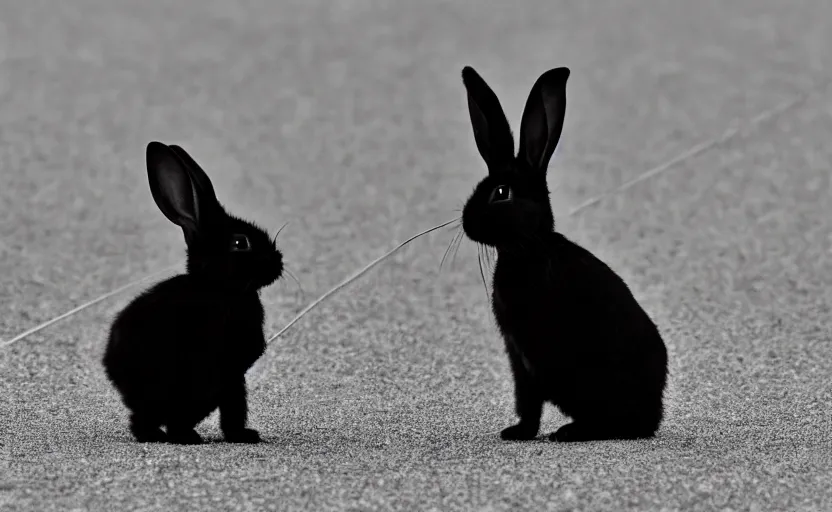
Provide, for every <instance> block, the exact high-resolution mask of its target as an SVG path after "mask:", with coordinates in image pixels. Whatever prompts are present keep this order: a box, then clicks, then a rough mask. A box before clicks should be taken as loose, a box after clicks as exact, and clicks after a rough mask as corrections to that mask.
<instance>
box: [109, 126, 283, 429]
mask: <svg viewBox="0 0 832 512" xmlns="http://www.w3.org/2000/svg"><path fill="white" fill-rule="evenodd" d="M147 175H148V180H149V181H150V191H151V192H152V194H153V199H154V200H155V201H156V204H157V205H158V207H159V209H160V210H162V213H164V214H165V216H166V217H167V218H168V219H169V220H170V221H171V222H173V223H174V224H177V225H178V226H180V227H181V228H182V231H183V232H184V235H185V241H186V243H187V273H186V274H183V275H179V276H176V277H173V278H171V279H168V280H166V281H164V282H162V283H159V284H157V285H156V286H154V287H152V288H150V289H149V290H147V291H145V292H144V293H143V294H141V295H140V296H139V297H137V298H136V299H134V300H133V301H132V302H131V303H130V304H129V305H128V306H127V307H126V308H125V309H124V310H123V311H121V312H120V313H119V314H118V316H117V317H116V319H115V321H114V322H113V325H112V327H111V328H110V336H109V339H108V342H107V349H106V353H105V355H104V359H103V363H104V368H105V369H106V372H107V376H108V377H109V378H110V380H111V381H112V383H113V384H114V385H115V387H116V388H117V389H118V390H119V392H120V393H121V396H122V399H123V401H124V404H125V405H126V406H127V408H128V409H130V411H131V412H132V415H131V418H130V429H131V431H132V432H133V435H134V436H135V438H136V440H137V441H139V442H160V441H169V442H173V443H180V444H198V443H201V442H202V439H201V438H200V436H199V434H197V433H196V431H195V430H194V427H196V425H197V424H198V423H199V422H201V421H202V420H203V419H205V418H206V417H207V416H208V415H209V414H210V413H211V412H212V411H213V410H214V409H216V408H217V407H219V409H220V426H221V428H222V432H223V435H224V437H225V439H226V440H227V441H229V442H240V443H256V442H259V440H260V436H259V434H258V432H257V431H256V430H253V429H250V428H246V422H247V415H248V406H247V403H246V382H245V374H246V371H247V370H248V369H249V368H250V367H251V365H252V364H254V362H255V361H256V360H257V358H259V357H260V356H261V355H262V354H263V351H264V350H265V346H266V343H265V338H264V336H263V321H264V315H263V306H262V304H261V302H260V297H259V289H260V288H263V287H265V286H268V285H270V284H271V283H273V282H274V281H276V280H277V279H278V278H280V276H281V273H282V271H283V257H282V255H281V253H280V251H278V250H277V247H276V242H275V241H274V240H272V239H271V238H269V235H268V234H267V233H266V232H265V231H264V230H262V229H260V228H258V227H256V226H255V225H253V224H251V223H249V222H246V221H244V220H241V219H238V218H235V217H233V216H231V215H229V214H228V213H226V211H225V209H224V208H223V207H222V205H220V203H219V202H218V201H217V198H216V196H215V195H214V188H213V186H212V185H211V180H209V179H208V176H207V175H206V174H205V171H203V170H202V169H201V168H200V167H199V165H197V163H196V162H195V161H194V160H193V159H192V158H191V157H190V156H189V155H188V154H187V153H186V152H185V151H184V150H183V149H182V148H180V147H179V146H175V145H171V146H167V145H165V144H162V143H160V142H151V143H150V144H148V146H147ZM161 426H165V427H166V432H164V431H162V430H161V428H160V427H161Z"/></svg>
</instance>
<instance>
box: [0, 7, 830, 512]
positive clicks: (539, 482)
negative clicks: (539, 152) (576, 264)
mask: <svg viewBox="0 0 832 512" xmlns="http://www.w3.org/2000/svg"><path fill="white" fill-rule="evenodd" d="M509 4H510V3H509V2H501V1H498V0H493V1H491V0H488V1H486V0H478V1H477V2H474V1H473V0H472V1H469V2H463V1H457V2H450V1H440V0H420V1H419V2H405V1H398V2H384V1H375V0H349V1H342V2H329V1H324V0H293V1H283V2H270V1H266V0H259V1H258V0H235V1H233V2H231V1H228V2H220V1H215V2H197V1H196V0H186V1H180V2H161V1H155V0H154V1H145V2H132V1H128V0H107V1H104V0H76V1H72V2H51V1H47V0H29V1H27V2H20V1H11V0H8V1H0V255H1V256H2V257H0V337H2V338H3V339H9V338H11V337H13V336H14V335H16V334H18V333H19V332H22V331H23V330H25V329H27V328H29V327H31V326H33V325H36V324H38V323H40V322H42V321H45V320H48V319H50V318H52V317H54V316H55V315H57V314H59V313H62V312H64V311H66V310H67V309H69V308H70V307H72V306H74V305H76V304H79V303H81V302H83V301H85V300H87V299H90V298H93V297H95V296H97V295H100V294H102V293H104V292H106V291H108V290H111V289H113V288H115V287H117V286H119V285H121V284H122V283H125V282H128V281H130V280H132V279H136V278H138V277H141V276H143V275H146V274H148V273H150V272H152V271H155V270H157V269H161V268H164V267H166V266H168V265H171V264H175V263H177V262H178V261H179V260H180V258H181V256H182V246H183V243H182V241H181V238H180V233H179V232H178V230H177V229H175V228H174V227H173V226H172V225H170V224H169V223H168V222H167V221H166V220H165V219H164V217H163V216H162V215H161V214H160V213H159V212H158V211H157V210H156V208H155V205H154V204H153V202H152V200H151V197H150V194H149V193H148V189H147V185H146V183H145V173H144V163H143V156H144V146H145V144H146V143H147V142H148V141H149V140H151V139H161V140H164V141H167V142H178V143H180V144H182V145H184V146H185V147H186V148H188V149H189V151H191V153H192V154H194V155H195V156H196V157H197V159H198V160H199V161H200V162H202V163H203V165H204V167H206V169H207V170H208V172H209V173H210V174H211V175H212V177H213V180H214V183H215V187H216V189H217V191H218V194H219V196H220V199H221V200H223V201H224V202H225V203H226V204H227V205H228V207H229V209H230V210H231V211H233V212H236V213H239V214H240V215H243V216H248V217H251V218H254V219H256V220H258V221H260V222H261V223H263V224H266V225H268V226H270V227H271V228H272V229H276V228H277V227H279V226H280V225H281V224H282V223H283V222H284V221H286V220H291V224H290V225H289V227H288V228H287V229H286V230H285V231H284V234H282V235H281V239H282V240H283V243H282V247H283V249H284V251H285V254H286V257H287V259H288V264H289V265H290V269H291V270H293V271H294V273H295V274H297V275H298V276H299V277H300V278H301V280H302V282H303V284H304V287H305V291H306V297H305V300H304V298H303V297H301V296H299V295H297V294H296V293H295V290H294V288H293V286H292V285H291V283H289V282H287V283H283V284H278V285H276V286H274V287H273V288H271V289H269V290H268V291H267V292H266V293H265V294H264V302H265V303H266V304H267V308H268V310H269V326H270V331H274V330H276V329H277V328H279V327H280V326H282V325H283V324H285V322H286V321H288V320H289V319H290V318H291V317H292V316H293V314H294V312H295V311H296V310H297V309H298V308H300V307H302V306H303V305H304V304H305V303H306V302H308V301H309V300H311V299H312V298H314V297H316V296H318V295H319V294H321V293H323V292H324V291H326V290H327V289H329V288H330V287H331V286H333V285H334V284H336V283H337V282H339V281H340V280H341V279H342V278H343V277H344V276H346V275H347V274H349V273H351V272H352V271H354V270H355V269H356V268H357V267H359V266H361V265H363V264H364V263H365V262H367V261H369V260H370V259H372V258H374V257H376V256H377V255H379V254H381V253H382V252H383V251H384V250H386V249H387V248H389V247H392V245H393V243H394V241H398V240H401V239H403V238H404V237H406V236H408V235H409V234H411V233H413V232H415V231H417V230H419V229H422V228H425V227H428V226H431V225H433V224H436V223H438V222H440V221H443V220H445V219H448V218H450V217H452V216H453V215H454V211H453V210H454V208H457V207H458V206H460V204H461V202H462V201H463V200H464V199H465V197H466V195H467V193H468V192H469V191H470V189H471V187H472V186H473V185H474V183H475V182H476V180H478V179H479V178H480V177H481V175H482V173H483V172H484V170H483V166H482V164H481V163H480V161H479V157H478V155H477V152H476V149H475V147H474V143H473V138H472V136H471V132H470V126H469V124H468V114H467V111H466V104H465V97H464V91H463V88H462V85H461V83H460V78H459V71H460V69H461V68H462V66H463V65H465V64H471V65H473V66H475V67H476V68H477V69H478V70H479V71H480V72H481V74H482V75H483V76H484V77H485V78H486V79H487V80H488V81H489V82H490V83H491V84H492V85H493V86H494V88H495V89H496V91H497V93H498V94H499V95H500V96H501V98H502V99H503V104H504V107H505V108H506V110H507V112H508V114H509V117H510V118H511V120H512V124H513V125H514V126H517V123H518V122H519V118H520V109H521V108H522V106H523V102H524V101H525V97H526V93H527V91H528V89H529V88H530V86H531V84H532V83H533V81H534V79H535V78H536V77H537V75H538V74H539V73H541V72H542V71H544V70H545V69H548V68H550V67H554V66H560V65H567V66H569V67H571V68H572V71H573V74H572V78H571V79H570V82H569V86H568V97H569V108H568V110H567V121H566V127H565V130H564V137H563V139H562V141H561V146H560V148H559V150H558V153H557V155H556V156H555V159H554V161H553V165H552V169H551V171H550V183H551V185H552V187H553V188H556V191H555V193H554V194H553V201H554V202H555V209H556V215H558V222H559V228H560V230H561V231H563V232H564V233H566V234H567V235H568V236H570V237H571V238H573V239H574V240H576V241H578V242H579V243H581V244H583V245H585V246H586V247H587V248H589V249H590V250H592V251H594V252H595V253H596V254H598V255H599V256H600V257H602V258H603V259H605V260H606V261H607V262H608V263H609V264H610V265H611V266H613V268H616V269H618V270H619V272H620V273H621V274H622V275H623V276H624V277H625V279H627V281H628V282H629V283H630V285H631V287H632V289H633V291H634V293H635V295H636V296H637V298H638V299H639V300H640V301H641V302H642V303H643V305H644V307H645V308H646V309H647V310H648V311H649V312H650V313H651V314H652V316H653V317H654V319H655V321H656V322H657V323H658V325H659V326H660V328H661V330H662V331H663V333H664V334H665V337H666V341H667V344H668V347H669V351H670V353H671V357H672V368H671V371H672V381H671V386H670V390H669V391H668V400H667V403H668V416H667V421H666V423H665V424H664V426H663V428H662V430H661V432H660V435H659V436H658V437H657V438H656V439H655V440H652V441H649V442H604V443H588V444H582V445H571V446H570V445H566V446H562V445H556V444H551V443H548V442H545V441H542V440H541V441H537V442H529V443H521V444H507V443H503V442H501V441H500V440H499V437H498V435H497V432H498V431H499V430H500V429H501V428H503V427H505V426H507V425H508V424H511V423H512V422H513V421H514V416H513V413H512V399H511V383H510V380H509V371H508V367H507V363H506V361H505V358H504V356H503V353H502V350H501V341H500V339H499V338H498V335H497V333H496V331H495V328H494V325H493V320H492V319H491V317H490V315H489V309H488V305H487V302H486V297H485V291H484V289H483V286H482V283H481V282H480V279H479V270H478V268H477V265H476V253H475V251H474V250H473V249H472V247H471V246H463V249H462V251H461V252H460V254H459V258H458V259H457V261H456V264H455V265H454V266H453V267H452V268H450V269H446V270H445V271H444V272H443V273H442V274H441V275H440V274H439V273H438V272H437V270H438V263H439V259H440V257H441V255H442V252H443V250H444V248H445V246H446V245H447V243H448V242H449V241H450V237H451V233H449V232H443V233H441V234H437V235H431V236H430V237H427V238H424V239H422V240H420V241H418V242H416V243H414V244H413V245H412V246H411V247H409V248H408V249H407V250H405V251H404V252H402V253H401V254H400V255H398V256H396V257H395V258H393V259H392V260H391V261H389V262H388V263H387V264H386V265H385V266H383V267H381V268H380V269H378V270H377V271H376V272H375V273H373V274H372V275H371V276H368V277H367V278H366V279H365V280H363V281H362V282H361V283H360V284H357V285H355V286H353V287H352V288H351V289H350V290H349V291H348V292H347V293H343V294H341V295H339V296H337V297H336V298H334V299H333V300H331V301H330V302H328V303H326V304H324V305H323V306H322V307H320V308H319V309H318V310H316V311H315V312H314V313H313V314H311V315H310V316H308V317H307V318H306V319H305V320H304V321H303V322H301V324H299V326H298V327H297V328H296V329H294V330H293V331H291V333H290V334H289V335H288V336H287V337H286V338H285V339H282V340H280V341H279V342H278V344H276V345H274V346H272V347H271V348H270V349H269V352H268V353H267V355H266V356H265V357H264V358H263V359H262V360H261V361H260V362H259V363H258V365H257V366H255V368H254V369H252V371H251V373H250V375H251V376H250V381H249V386H250V389H251V394H250V403H251V407H252V409H253V412H252V415H251V423H252V426H254V427H256V428H258V429H260V431H261V433H262V434H263V435H264V437H265V438H266V440H267V442H266V443H264V444H261V445H258V446H243V447H241V446H230V445H227V444H223V443H219V442H216V443H210V444H207V445H204V446H199V447H176V446H169V445H154V446H142V445H138V444H136V443H134V442H132V440H131V438H130V436H129V433H128V431H127V429H126V423H125V412H124V410H123V408H122V407H121V405H120V403H119V401H118V398H117V396H116V395H115V393H114V392H113V391H112V390H111V389H110V387H109V386H108V384H107V382H106V380H105V378H104V376H103V373H102V371H101V368H100V367H99V364H98V360H99V358H100V355H101V353H102V349H103V340H104V335H105V332H106V328H107V325H108V320H109V319H110V318H111V317H112V315H113V314H114V313H115V312H117V311H118V309H119V308H120V307H123V306H124V304H126V302H127V301H128V300H129V299H130V297H131V295H132V294H133V293H134V292H135V291H134V290H131V291H130V292H128V293H126V294H123V295H119V296H117V297H115V298H113V299H112V300H108V301H105V302H103V303H101V304H99V305H97V306H95V307H93V308H90V309H88V310H86V311H84V312H82V313H80V314H78V315H76V316H73V317H71V318H69V319H68V320H66V321H64V322H62V323H60V324H57V325H55V326H53V327H50V328H48V329H46V330H44V331H42V332H40V333H38V334H35V335H32V336H30V337H28V338H26V339H24V340H22V341H20V342H17V343H15V344H13V345H11V346H6V347H4V348H0V509H1V510H3V511H6V510H8V511H12V510H41V511H48V510H175V509H179V508H181V509H189V510H262V509H274V510H288V509H301V508H308V509H310V510H346V509H354V510H359V509H360V510H368V509H377V510H390V509H393V508H400V509H409V510H414V509H421V510H427V509H433V510H451V509H478V510H508V509H512V510H521V509H525V510H571V509H575V510H627V509H632V510H753V511H764V510H772V511H775V510H776V511H783V510H795V511H797V510H801V511H802V510H807V511H808V510H816V511H828V510H832V491H830V489H832V469H830V468H832V434H830V432H832V419H830V418H832V347H830V332H832V313H830V310H832V186H830V169H832V90H831V89H832V88H830V87H829V86H828V84H829V81H830V79H832V52H830V51H829V49H830V48H832V30H830V20H832V3H830V2H827V1H824V0H806V1H794V2H781V1H777V0H754V1H751V0H743V1H739V2H730V3H727V2H719V1H716V0H700V1H697V2H686V1H683V0H675V1H658V0H656V1H642V0H603V1H602V0H597V1H593V2H579V1H577V0H559V1H557V2H555V1H551V0H550V1H546V0H539V1H529V2H517V3H513V2H512V4H515V5H514V6H513V7H509ZM767 113H771V115H767ZM761 116H762V117H761ZM709 143H710V144H709ZM703 144H704V145H705V146H706V147H705V150H704V151H700V152H697V153H696V154H694V155H692V156H690V157H688V158H683V159H681V161H677V162H675V163H674V164H673V165H672V166H671V167H670V168H668V170H667V172H665V173H662V174H659V175H657V176H654V177H652V178H650V179H649V180H646V181H644V182H641V183H639V184H637V185H635V186H633V187H631V188H629V189H627V190H626V191H624V192H621V193H619V194H616V195H614V196H612V197H607V198H605V199H603V200H602V201H600V202H599V203H597V204H595V205H593V206H591V207H588V208H586V209H583V210H582V211H581V212H579V213H578V214H577V215H575V216H572V217H569V216H568V215H567V213H568V212H569V211H570V210H571V209H572V208H574V207H576V206H577V205H579V204H581V203H582V202H583V201H585V200H587V199H589V198H591V197H593V196H595V195H597V194H602V193H604V192H606V191H610V190H614V189H615V188H616V187H619V186H620V185H622V184H624V183H626V182H627V181H628V180H630V179H633V178H635V177H636V176H638V175H640V174H641V173H643V172H645V171H648V170H650V169H656V168H661V166H663V165H665V164H666V163H667V162H671V161H673V160H674V159H677V157H679V156H680V155H684V154H685V153H686V152H688V151H690V150H691V149H692V148H696V147H697V146H699V145H703ZM700 147H702V146H700ZM563 421H565V420H564V418H562V417H561V416H559V415H558V414H557V413H556V412H555V411H548V412H547V417H546V420H545V422H544V430H545V431H546V432H548V431H551V430H554V429H555V428H556V427H557V426H558V425H559V424H561V423H562V422H563ZM201 432H203V434H204V435H205V436H207V437H208V438H210V439H212V440H217V441H218V440H219V432H218V429H217V426H216V417H215V416H214V417H212V418H211V419H210V420H209V421H208V422H206V424H204V425H203V426H202V427H201Z"/></svg>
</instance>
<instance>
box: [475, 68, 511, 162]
mask: <svg viewBox="0 0 832 512" xmlns="http://www.w3.org/2000/svg"><path fill="white" fill-rule="evenodd" d="M462 83H463V84H465V89H466V90H467V91H468V113H469V114H470V115H471V125H472V126H473V128H474V139H475V140H476V142H477V149H478V150H479V152H480V155H482V158H483V160H485V163H486V165H488V171H489V172H492V171H493V170H494V169H496V168H499V167H500V166H501V165H502V164H506V163H508V162H510V161H511V160H513V159H514V137H513V136H512V135H511V127H510V126H509V124H508V121H507V120H506V115H505V113H504V112H503V107H502V106H501V105H500V100H498V99H497V95H496V94H494V91H492V90H491V87H489V86H488V84H487V83H485V80H483V79H482V77H480V75H479V74H477V72H476V71H474V68H472V67H470V66H465V67H464V68H463V69H462Z"/></svg>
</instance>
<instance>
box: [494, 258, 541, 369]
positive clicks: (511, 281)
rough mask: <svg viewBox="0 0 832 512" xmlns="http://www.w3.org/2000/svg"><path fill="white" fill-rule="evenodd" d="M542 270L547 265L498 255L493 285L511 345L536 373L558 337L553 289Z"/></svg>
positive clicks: (500, 319)
mask: <svg viewBox="0 0 832 512" xmlns="http://www.w3.org/2000/svg"><path fill="white" fill-rule="evenodd" d="M542 272H544V269H543V268H535V266H532V265H526V266H520V265H517V264H515V263H514V262H511V261H508V262H505V261H503V262H501V260H500V259H498V261H497V266H496V268H495V271H494V281H493V287H492V289H493V292H492V309H493V312H494V317H495V319H496V321H497V325H498V326H499V328H500V331H501V333H502V335H503V338H504V339H505V342H506V345H507V348H508V349H509V350H513V351H515V353H516V354H517V355H519V356H520V361H521V362H522V364H523V366H524V367H526V370H527V371H529V372H530V373H532V374H539V373H540V371H541V370H542V369H543V367H544V366H545V365H546V364H547V363H548V361H549V360H550V358H549V357H548V356H549V352H550V349H551V347H552V344H553V343H554V342H555V341H556V340H555V339H553V338H554V335H555V333H554V332H553V329H552V328H551V326H552V325H553V323H554V322H555V321H556V308H555V305H554V303H553V300H552V294H553V290H551V289H550V286H548V284H549V283H547V280H546V277H545V275H543V274H542Z"/></svg>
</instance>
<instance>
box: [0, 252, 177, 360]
mask: <svg viewBox="0 0 832 512" xmlns="http://www.w3.org/2000/svg"><path fill="white" fill-rule="evenodd" d="M178 266H179V265H172V266H170V267H167V268H164V269H162V270H157V271H156V272H153V273H152V274H149V275H146V276H144V277H142V278H140V279H136V280H135V281H132V282H129V283H127V284H125V285H124V286H121V287H119V288H116V289H115V290H113V291H110V292H107V293H105V294H104V295H101V296H100V297H98V298H95V299H93V300H91V301H89V302H85V303H83V304H81V305H80V306H77V307H75V308H73V309H70V310H69V311H67V312H66V313H64V314H62V315H58V316H56V317H55V318H53V319H51V320H47V321H46V322H43V323H42V324H40V325H37V326H35V327H32V328H31V329H29V330H28V331H25V332H22V333H20V334H18V335H17V336H15V337H14V338H12V339H10V340H8V341H3V342H0V348H5V347H8V346H9V345H11V344H12V343H16V342H18V341H20V340H22V339H23V338H25V337H27V336H30V335H32V334H35V333H36V332H38V331H41V330H43V329H46V328H47V327H49V326H50V325H52V324H54V323H56V322H60V321H61V320H63V319H64V318H67V317H69V316H72V315H74V314H75V313H78V312H79V311H82V310H84V309H87V308H88V307H90V306H94V305H95V304H98V303H99V302H101V301H103V300H106V299H109V298H110V297H112V296H113V295H117V294H119V293H121V292H123V291H124V290H127V289H129V288H132V287H134V286H136V285H138V284H141V283H143V282H145V281H149V280H150V279H152V278H154V277H156V276H159V275H161V274H164V273H166V272H169V271H171V270H173V269H175V268H177V267H178Z"/></svg>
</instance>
